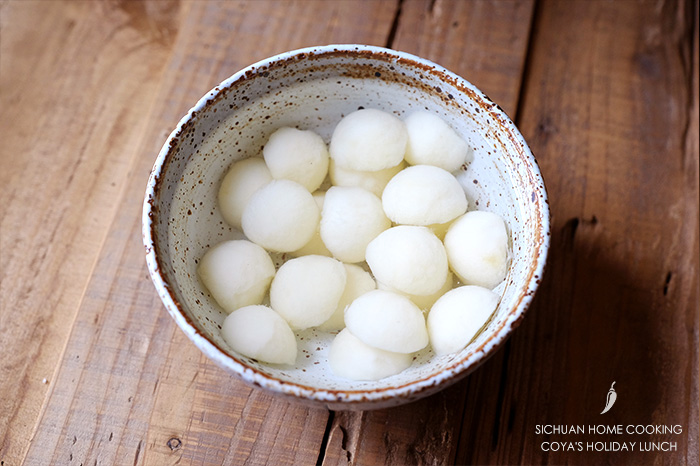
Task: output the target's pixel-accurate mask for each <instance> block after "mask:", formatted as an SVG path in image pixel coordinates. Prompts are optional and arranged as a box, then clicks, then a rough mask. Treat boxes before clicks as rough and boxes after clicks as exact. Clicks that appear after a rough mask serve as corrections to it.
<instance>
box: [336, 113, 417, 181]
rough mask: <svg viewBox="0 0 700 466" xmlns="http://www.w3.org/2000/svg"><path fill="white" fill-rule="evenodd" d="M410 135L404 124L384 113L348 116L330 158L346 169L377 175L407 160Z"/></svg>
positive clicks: (337, 135)
mask: <svg viewBox="0 0 700 466" xmlns="http://www.w3.org/2000/svg"><path fill="white" fill-rule="evenodd" d="M407 141H408V133H407V131H406V125H405V124H404V122H403V121H401V120H400V119H398V118H397V117H395V116H394V115H392V114H391V113H387V112H384V111H381V110H376V109H371V108H368V109H361V110H357V111H355V112H352V113H350V114H349V115H346V116H345V117H344V118H343V119H341V120H340V122H338V125H337V126H336V127H335V130H334V131H333V136H332V137H331V144H330V156H331V158H332V159H333V160H334V161H335V163H337V164H338V166H340V167H342V168H346V169H349V170H357V171H377V170H383V169H385V168H389V167H395V166H396V165H398V164H399V163H401V161H402V160H403V156H404V153H405V152H406V143H407Z"/></svg>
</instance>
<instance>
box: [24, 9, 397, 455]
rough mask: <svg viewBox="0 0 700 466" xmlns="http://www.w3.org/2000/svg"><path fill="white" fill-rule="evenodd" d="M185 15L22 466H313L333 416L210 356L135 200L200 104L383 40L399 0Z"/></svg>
mask: <svg viewBox="0 0 700 466" xmlns="http://www.w3.org/2000/svg"><path fill="white" fill-rule="evenodd" d="M321 5H323V6H321ZM182 8H183V10H185V11H186V14H183V15H181V17H180V19H181V22H180V23H178V25H177V31H178V35H177V37H176V39H174V44H173V48H172V50H173V53H172V55H171V57H170V60H169V62H168V63H167V65H166V66H165V68H164V69H165V70H166V73H165V74H164V75H163V77H162V79H160V86H159V90H158V92H157V93H156V96H155V102H156V103H157V104H156V106H155V107H154V108H153V110H151V111H150V112H145V113H144V114H143V116H142V118H143V119H142V120H141V124H142V125H144V126H145V129H144V132H143V134H142V135H141V138H140V139H139V145H138V148H137V149H136V150H135V154H137V155H136V157H135V158H134V160H133V164H132V166H131V167H130V169H131V173H130V176H129V177H128V179H127V180H126V183H125V188H124V191H123V192H122V196H121V198H120V199H119V202H118V206H119V209H118V211H117V213H116V216H115V217H114V222H113V223H112V225H111V227H110V231H109V234H108V235H107V238H106V241H105V243H104V246H103V247H102V250H101V253H100V258H99V261H98V262H97V265H96V266H95V270H94V272H93V278H92V280H91V281H90V283H89V284H88V287H87V289H86V291H85V294H84V299H83V301H82V303H81V306H80V309H79V310H78V313H77V316H76V319H75V323H74V325H73V332H72V333H71V335H70V338H69V340H68V344H67V347H66V350H65V353H64V355H63V358H62V361H61V367H60V370H59V372H58V373H57V376H56V380H55V382H54V383H53V390H52V393H51V396H50V398H49V400H48V403H47V405H46V408H45V411H44V413H43V416H42V418H41V420H40V423H39V425H38V426H37V430H36V432H35V435H34V439H33V441H32V444H31V446H30V449H29V451H28V453H27V456H26V459H25V464H27V465H33V464H37V465H38V464H57V463H58V464H62V463H67V462H69V461H72V462H75V463H77V464H80V463H83V464H93V463H94V462H97V463H104V464H114V463H121V462H128V463H134V464H162V463H172V462H178V461H182V462H190V463H197V464H229V463H236V462H241V461H244V460H247V461H248V462H250V463H254V464H265V463H270V464H314V463H315V462H316V459H317V456H318V453H319V449H320V445H321V442H322V439H323V434H324V431H325V428H326V421H327V418H328V413H327V411H325V410H310V409H308V408H306V407H303V406H301V405H297V404H289V403H287V402H285V401H280V400H277V399H274V400H273V399H272V398H271V397H270V396H269V395H268V394H266V393H264V392H262V391H260V390H257V389H256V390H253V389H251V388H249V387H248V386H246V385H243V384H242V383H240V382H238V381H237V380H236V379H234V378H233V377H231V376H229V375H227V374H225V373H224V372H223V371H221V370H220V369H218V368H216V367H215V366H214V365H213V364H212V363H210V362H209V361H208V360H206V359H205V358H204V357H203V356H202V355H201V354H200V352H199V350H197V349H196V348H195V347H194V345H192V344H191V343H189V342H188V341H187V340H186V339H185V337H184V336H182V335H181V332H180V331H179V329H177V328H176V326H175V324H174V323H173V322H172V321H171V319H170V317H169V316H168V315H167V313H166V312H165V311H164V309H163V308H162V305H161V304H160V302H159V301H158V298H157V295H156V293H155V290H154V289H153V286H152V284H151V283H150V280H149V279H148V277H147V273H146V268H145V263H144V260H143V247H142V245H141V242H140V236H141V235H140V205H141V202H142V195H143V192H144V189H145V183H146V179H147V175H148V173H149V171H150V168H151V165H152V163H153V161H154V160H155V155H156V154H157V152H158V150H159V148H160V145H161V144H162V143H163V142H164V140H165V137H166V135H167V133H169V131H170V129H171V128H173V127H174V126H175V124H176V123H177V121H178V120H179V119H180V117H181V116H182V115H183V114H185V113H186V111H187V109H188V108H189V107H190V106H191V105H193V104H194V103H195V102H196V100H197V99H198V98H199V97H200V96H201V95H203V94H204V93H205V92H207V91H208V90H209V89H211V88H212V87H213V86H214V85H216V84H217V83H218V82H220V81H221V80H223V79H224V78H225V77H227V76H229V75H230V74H232V73H233V72H235V71H237V70H238V69H240V68H242V67H243V66H245V65H247V64H249V63H253V62H255V61H257V60H260V59H262V58H265V57H267V56H270V55H272V54H274V53H278V52H281V51H284V50H288V49H292V48H298V47H302V46H307V45H313V44H318V43H333V42H360V43H374V44H380V45H381V44H383V42H384V41H385V40H386V37H387V36H388V34H389V30H390V27H391V23H392V20H393V13H394V10H395V8H396V4H395V3H388V2H380V1H376V2H366V1H362V2H329V3H324V4H321V3H318V2H296V3H292V2H286V1H279V2H271V1H264V2H258V1H245V2H214V1H211V2H208V1H206V2H205V1H196V2H191V3H187V4H185V5H183V6H182ZM146 22H148V20H146ZM318 24H323V25H324V27H323V28H318V27H316V26H317V25H318Z"/></svg>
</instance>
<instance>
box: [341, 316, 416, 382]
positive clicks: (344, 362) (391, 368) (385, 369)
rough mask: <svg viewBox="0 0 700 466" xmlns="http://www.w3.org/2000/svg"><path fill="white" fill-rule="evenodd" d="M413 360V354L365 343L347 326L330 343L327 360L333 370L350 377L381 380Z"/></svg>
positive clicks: (342, 375)
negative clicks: (386, 349)
mask: <svg viewBox="0 0 700 466" xmlns="http://www.w3.org/2000/svg"><path fill="white" fill-rule="evenodd" d="M412 362H413V356H412V355H411V354H410V353H394V352H391V351H385V350H382V349H378V348H374V347H372V346H369V345H366V344H365V343H363V342H362V341H361V340H360V339H359V338H357V337H356V336H355V335H353V334H352V333H350V331H348V329H343V330H342V331H341V332H340V333H339V334H338V335H336V337H335V338H334V339H333V342H332V343H331V348H330V351H329V353H328V363H329V364H330V367H331V370H332V371H333V373H334V374H335V375H337V376H339V377H345V378H346V379H351V380H379V379H383V378H384V377H389V376H390V375H394V374H398V373H399V372H401V371H403V370H405V369H407V368H408V367H410V366H411V363H412Z"/></svg>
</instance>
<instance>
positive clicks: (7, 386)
mask: <svg viewBox="0 0 700 466" xmlns="http://www.w3.org/2000/svg"><path fill="white" fill-rule="evenodd" d="M131 6H132V5H129V4H126V5H118V4H116V5H114V7H113V8H103V7H102V5H101V4H100V3H96V2H62V1H56V2H44V1H39V2H37V1H28V2H5V3H3V4H2V6H1V8H2V10H1V15H0V16H1V18H2V26H1V27H2V30H1V32H2V40H1V41H0V44H1V47H2V49H1V51H0V57H1V58H0V60H1V61H0V88H1V89H2V92H1V93H0V99H1V102H0V108H1V109H2V110H0V127H1V128H2V138H0V139H2V144H1V146H2V148H1V149H0V151H2V152H1V154H2V155H1V156H0V159H1V160H2V167H3V168H2V170H0V184H1V185H2V186H3V189H2V191H0V192H1V196H2V197H1V198H0V204H1V205H2V206H3V207H2V211H1V213H0V231H1V234H0V255H1V262H2V269H0V270H1V271H0V296H2V311H0V347H2V348H3V349H4V350H3V358H2V362H1V363H0V393H2V394H3V396H0V458H6V459H7V460H8V461H9V459H16V458H21V457H22V456H23V452H24V451H25V450H26V448H27V447H28V442H27V439H28V438H29V437H30V436H31V433H32V430H33V428H34V425H35V422H36V420H37V418H38V416H39V413H40V410H41V406H42V404H43V401H44V397H45V396H46V395H47V393H48V390H49V384H50V383H51V382H53V379H54V370H55V368H56V367H57V364H58V362H59V361H60V354H61V352H62V350H63V347H64V345H65V342H66V338H67V336H68V334H69V332H70V330H71V325H72V323H73V319H74V317H75V313H76V310H77V307H78V305H79V303H80V300H81V298H82V295H83V291H84V289H85V286H86V284H87V281H88V279H89V277H90V273H91V270H92V267H93V265H94V262H95V258H96V257H97V254H98V253H99V250H100V248H101V247H102V243H103V241H104V238H105V235H106V234H107V231H108V228H109V225H110V223H111V220H112V217H113V216H114V214H115V212H116V211H117V209H118V208H119V206H118V203H117V202H115V200H116V199H118V198H119V197H120V195H121V193H122V192H123V190H124V181H125V179H126V176H127V174H128V171H129V168H130V167H129V165H130V162H131V160H132V157H133V154H134V151H135V149H136V146H137V144H138V140H139V139H140V137H141V136H142V134H141V133H142V131H141V129H140V128H141V126H140V121H141V119H142V118H143V115H144V114H147V113H148V110H149V108H150V106H151V103H152V102H153V97H154V96H153V93H154V90H155V89H156V87H157V84H158V81H157V80H154V79H150V77H151V76H152V75H154V74H156V75H157V73H158V72H159V70H160V67H161V66H162V65H163V64H164V63H165V59H166V57H167V52H168V50H167V46H166V43H167V41H168V40H169V38H170V36H171V35H172V32H173V31H172V29H171V25H173V24H176V23H177V21H176V20H175V18H176V17H177V13H178V10H177V7H176V5H175V4H172V2H170V3H169V2H160V3H158V5H157V11H155V12H154V13H153V15H152V22H151V23H149V24H138V23H134V21H133V18H134V15H133V14H132V12H130V11H129V8H130V7H131ZM127 75H128V76H130V79H121V78H122V76H127ZM125 102H129V103H130V104H129V105H124V103H125ZM10 349H11V350H10ZM19 387H22V389H21V390H19V389H18V388H19ZM5 394H12V396H6V395H5ZM12 463H15V462H14V461H12Z"/></svg>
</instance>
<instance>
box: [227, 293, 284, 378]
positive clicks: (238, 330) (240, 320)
mask: <svg viewBox="0 0 700 466" xmlns="http://www.w3.org/2000/svg"><path fill="white" fill-rule="evenodd" d="M221 334H222V336H223V337H224V341H226V343H228V345H229V346H230V347H231V348H233V350H234V351H237V352H239V353H241V354H242V355H243V356H247V357H249V358H253V359H258V360H260V361H263V362H267V363H270V364H294V362H295V361H296V357H297V340H296V338H295V336H294V332H292V329H291V328H289V325H288V324H287V322H285V320H284V319H283V318H282V317H281V316H280V315H279V314H277V313H276V312H275V311H273V310H272V309H270V308H269V307H267V306H263V305H252V306H245V307H242V308H240V309H237V310H235V311H233V312H232V313H231V314H229V315H228V316H227V317H226V319H225V320H224V324H223V325H222V327H221Z"/></svg>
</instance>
